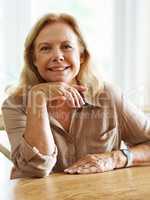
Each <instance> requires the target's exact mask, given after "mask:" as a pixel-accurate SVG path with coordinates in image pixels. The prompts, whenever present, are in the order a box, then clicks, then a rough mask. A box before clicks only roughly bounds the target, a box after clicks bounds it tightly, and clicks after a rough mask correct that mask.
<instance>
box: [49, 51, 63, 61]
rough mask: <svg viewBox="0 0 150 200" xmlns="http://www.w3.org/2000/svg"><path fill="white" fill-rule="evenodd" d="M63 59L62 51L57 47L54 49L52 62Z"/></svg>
mask: <svg viewBox="0 0 150 200" xmlns="http://www.w3.org/2000/svg"><path fill="white" fill-rule="evenodd" d="M62 61H64V55H63V52H62V51H61V50H59V49H55V50H54V52H53V56H52V62H62Z"/></svg>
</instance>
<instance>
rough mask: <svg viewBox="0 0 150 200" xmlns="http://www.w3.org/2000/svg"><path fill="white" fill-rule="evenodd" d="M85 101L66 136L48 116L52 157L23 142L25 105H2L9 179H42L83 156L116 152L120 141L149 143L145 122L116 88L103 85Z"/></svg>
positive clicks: (149, 126) (7, 102)
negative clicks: (98, 91)
mask: <svg viewBox="0 0 150 200" xmlns="http://www.w3.org/2000/svg"><path fill="white" fill-rule="evenodd" d="M84 100H85V102H86V104H85V105H84V106H82V107H81V108H76V109H74V111H73V114H72V119H71V124H70V128H69V131H68V132H67V131H66V130H65V129H64V128H63V127H62V126H61V124H60V123H59V122H58V121H57V120H56V119H55V118H53V117H52V116H50V115H49V122H50V128H51V131H52V134H53V137H54V141H55V144H56V146H55V149H54V152H53V154H52V155H43V154H41V153H40V152H39V151H38V149H37V148H35V147H32V146H30V145H29V144H28V143H27V142H26V141H25V139H24V137H23V134H24V130H25V127H26V118H27V115H26V105H25V103H24V102H22V101H21V103H20V104H18V103H17V104H16V102H15V99H14V98H13V97H12V96H11V97H9V98H8V99H6V100H5V101H4V103H3V106H2V112H3V117H4V122H5V128H6V131H7V134H8V137H9V141H10V144H11V152H12V153H11V155H12V161H13V163H14V167H13V169H12V173H11V178H17V177H43V176H46V175H48V174H49V173H51V172H59V171H63V170H64V169H65V168H67V167H68V166H70V165H72V164H73V163H74V162H75V161H77V160H78V159H79V158H81V157H83V156H85V155H86V154H93V153H103V152H111V151H113V150H118V149H120V147H121V141H122V140H123V141H124V142H125V143H127V144H128V145H136V144H139V143H144V142H147V141H149V140H150V122H149V120H148V118H147V117H146V116H145V115H144V114H143V113H142V112H141V111H139V110H137V108H136V107H135V106H134V105H132V104H131V103H129V102H128V101H127V100H126V99H125V97H124V95H123V94H122V93H121V92H120V90H119V89H118V88H116V87H114V86H113V87H112V85H111V84H108V83H105V87H104V90H103V92H100V93H99V94H98V95H96V96H95V97H94V98H92V96H91V95H90V90H89V92H87V93H86V94H85V95H84Z"/></svg>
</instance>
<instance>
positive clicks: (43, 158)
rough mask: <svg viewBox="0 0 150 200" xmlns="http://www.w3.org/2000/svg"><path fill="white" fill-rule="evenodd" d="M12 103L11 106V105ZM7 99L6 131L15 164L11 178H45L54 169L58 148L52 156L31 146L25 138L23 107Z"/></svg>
mask: <svg viewBox="0 0 150 200" xmlns="http://www.w3.org/2000/svg"><path fill="white" fill-rule="evenodd" d="M10 101H11V104H10ZM12 102H13V100H10V99H7V100H6V101H5V102H4V103H3V105H2V114H3V119H4V125H5V130H6V132H7V135H8V138H9V141H10V145H11V158H12V161H13V163H14V167H13V170H12V174H11V178H18V177H44V176H47V175H48V174H49V173H50V172H51V171H52V169H53V167H54V166H55V164H56V160H57V147H56V145H55V147H54V151H53V153H52V154H51V155H43V154H41V153H40V152H39V150H38V149H37V148H36V147H32V146H31V145H29V144H28V143H27V142H26V140H25V139H24V137H23V134H24V131H25V127H26V118H27V116H26V112H25V111H24V109H23V107H22V106H21V105H15V104H13V103H12Z"/></svg>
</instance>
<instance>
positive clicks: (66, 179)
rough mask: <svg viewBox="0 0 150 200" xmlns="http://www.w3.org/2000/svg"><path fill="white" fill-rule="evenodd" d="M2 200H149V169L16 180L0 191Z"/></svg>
mask: <svg viewBox="0 0 150 200" xmlns="http://www.w3.org/2000/svg"><path fill="white" fill-rule="evenodd" d="M0 199H1V200H105V199H106V200H114V199H115V200H122V199H125V200H149V199H150V166H145V167H135V168H128V169H120V170H114V171H111V172H105V173H99V174H90V175H68V174H67V175H66V174H63V173H62V174H52V175H50V176H49V177H46V178H41V179H18V180H17V179H16V180H11V181H7V182H5V183H4V184H3V186H2V185H1V188H0Z"/></svg>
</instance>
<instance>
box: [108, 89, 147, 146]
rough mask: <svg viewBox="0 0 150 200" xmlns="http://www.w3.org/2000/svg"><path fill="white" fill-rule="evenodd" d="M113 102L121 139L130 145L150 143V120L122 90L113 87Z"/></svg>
mask: <svg viewBox="0 0 150 200" xmlns="http://www.w3.org/2000/svg"><path fill="white" fill-rule="evenodd" d="M109 89H110V90H111V93H112V96H113V101H114V102H115V105H116V110H117V115H118V126H119V128H120V135H121V139H122V140H123V141H125V142H126V143H127V144H128V145H136V144H140V143H149V142H150V118H148V117H147V116H146V115H145V114H144V113H143V112H142V111H141V110H140V109H139V108H137V106H135V105H134V104H133V103H131V101H130V100H129V98H127V95H125V94H124V93H123V92H122V91H121V90H120V88H118V87H112V86H110V85H109Z"/></svg>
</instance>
